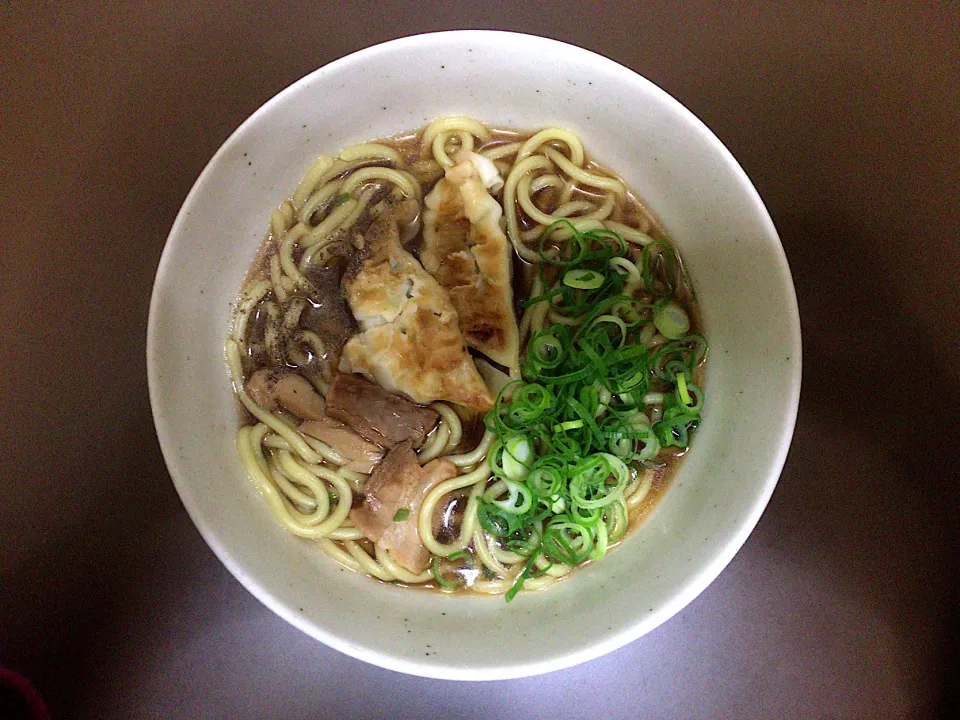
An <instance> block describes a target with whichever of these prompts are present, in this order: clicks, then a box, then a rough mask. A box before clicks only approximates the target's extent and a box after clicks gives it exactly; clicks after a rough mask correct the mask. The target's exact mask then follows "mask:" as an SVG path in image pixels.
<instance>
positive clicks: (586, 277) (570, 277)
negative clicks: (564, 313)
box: [563, 269, 603, 290]
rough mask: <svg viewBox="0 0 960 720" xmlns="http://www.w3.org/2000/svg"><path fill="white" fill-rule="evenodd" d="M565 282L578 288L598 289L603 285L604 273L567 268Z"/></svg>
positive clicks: (564, 275)
mask: <svg viewBox="0 0 960 720" xmlns="http://www.w3.org/2000/svg"><path fill="white" fill-rule="evenodd" d="M563 284H564V285H566V286H567V287H572V288H575V289H577V290H596V289H597V288H599V287H600V286H601V285H603V275H601V274H600V273H598V272H594V271H593V270H583V269H579V270H567V271H566V272H565V273H564V274H563Z"/></svg>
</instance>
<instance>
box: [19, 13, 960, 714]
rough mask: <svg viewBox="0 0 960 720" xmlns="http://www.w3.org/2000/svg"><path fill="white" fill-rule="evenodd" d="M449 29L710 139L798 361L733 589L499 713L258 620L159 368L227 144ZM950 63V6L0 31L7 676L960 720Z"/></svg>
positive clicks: (47, 21) (216, 706) (250, 710)
mask: <svg viewBox="0 0 960 720" xmlns="http://www.w3.org/2000/svg"><path fill="white" fill-rule="evenodd" d="M844 6H846V7H844ZM853 6H856V7H855V8H854V7H853ZM451 28H503V29H511V30H519V31H525V32H532V33H539V34H544V35H549V36H552V37H556V38H559V39H562V40H567V41H570V42H574V43H577V44H580V45H582V46H585V47H587V48H590V49H593V50H597V51H599V52H602V53H604V54H606V55H608V56H610V57H612V58H614V59H616V60H618V61H620V62H621V63H624V64H625V65H627V66H629V67H631V68H633V69H635V70H637V71H638V72H640V73H641V74H643V75H645V76H646V77H648V78H650V79H651V80H653V81H654V82H656V83H657V84H659V85H660V86H661V87H663V88H664V89H666V90H667V91H668V92H670V93H672V94H673V95H674V96H675V97H677V98H678V99H679V100H680V101H681V102H683V103H684V104H685V105H686V106H687V107H688V108H690V109H691V110H692V111H693V112H694V113H696V114H697V115H698V116H699V117H700V118H702V119H703V120H704V121H705V122H706V123H707V125H709V126H710V127H711V128H712V129H713V130H714V131H715V132H716V133H717V135H718V136H719V137H720V138H721V139H722V140H723V141H724V142H725V143H726V144H727V146H728V147H729V148H730V149H731V151H732V152H733V154H734V155H735V156H736V157H737V158H738V159H739V160H740V162H741V163H742V165H743V167H744V168H745V169H746V171H747V173H748V174H749V175H750V177H751V178H752V179H753V181H754V183H755V184H756V186H757V188H758V189H759V191H760V194H761V196H762V197H763V198H764V200H765V201H766V203H767V207H768V208H769V209H770V212H771V214H772V216H773V219H774V221H775V222H776V224H777V226H778V228H779V229H780V232H781V234H782V237H783V243H784V246H785V247H786V252H787V256H788V258H789V260H790V263H791V266H792V269H793V273H794V278H795V281H796V285H797V293H798V295H799V299H800V312H801V319H802V322H803V333H804V357H803V360H804V373H803V375H804V378H803V382H804V385H803V397H802V401H801V406H800V416H799V420H798V424H797V430H796V436H795V438H794V442H793V447H792V450H791V452H790V457H789V460H788V462H787V465H786V469H785V470H784V473H783V476H782V478H781V480H780V484H779V487H778V488H777V491H776V493H775V494H774V496H773V500H772V501H771V503H770V506H769V508H768V509H767V512H766V514H765V515H764V516H763V519H762V520H761V521H760V524H759V526H758V527H757V529H756V531H755V532H754V533H753V535H752V536H751V538H750V540H749V541H748V542H747V544H746V546H745V547H744V548H743V550H742V551H741V552H740V553H739V555H737V557H736V559H735V560H734V561H733V562H732V564H731V565H730V567H729V568H728V569H727V570H726V571H725V572H724V573H723V574H722V575H721V576H720V578H719V579H718V580H717V581H716V582H715V583H714V584H713V585H712V586H710V588H709V589H707V591H706V592H704V593H703V595H701V596H700V597H699V598H698V599H697V600H695V601H694V602H693V603H692V604H691V605H690V606H689V607H687V608H686V609H685V610H684V611H683V612H681V613H680V614H679V615H678V616H677V617H675V618H674V619H673V620H671V621H669V622H668V623H666V624H665V625H664V626H662V627H660V628H659V629H657V630H656V631H654V632H652V633H651V634H649V635H648V636H646V637H644V638H642V639H640V640H638V641H636V642H634V643H632V644H631V645H629V646H627V647H625V648H623V649H622V650H620V651H618V652H615V653H612V654H610V655H608V656H606V657H603V658H601V659H598V660H595V661H593V662H590V663H587V664H585V665H582V666H579V667H576V668H572V669H569V670H565V671H561V672H557V673H553V674H550V675H547V676H544V677H541V678H534V679H525V680H517V681H511V682H500V683H496V684H495V685H487V684H477V683H451V682H442V681H434V680H424V679H419V678H414V677H408V676H404V675H400V674H396V673H393V672H389V671H386V670H381V669H379V668H376V667H373V666H369V665H366V664H364V663H362V662H359V661H356V660H353V659H351V658H348V657H346V656H344V655H341V654H339V653H337V652H334V651H333V650H330V649H328V648H326V647H325V646H323V645H321V644H320V643H318V642H315V641H314V640H312V639H310V638H309V637H307V636H306V635H304V634H301V633H300V632H299V631H297V630H295V629H294V628H293V627H291V626H289V625H287V624H286V623H285V622H283V621H282V620H280V619H279V618H278V617H276V616H274V615H273V614H272V613H271V612H270V611H269V610H267V609H266V608H265V607H263V606H261V605H260V604H259V603H258V602H257V601H256V600H255V599H254V598H253V597H252V596H251V595H249V594H248V593H247V592H246V590H244V589H243V588H242V587H241V586H240V584H239V583H238V582H237V581H236V580H234V579H233V577H232V576H231V575H230V574H229V573H228V572H227V571H226V569H225V568H224V567H223V566H222V565H221V564H220V563H219V562H218V560H217V559H216V558H215V557H214V555H213V553H212V552H211V551H210V550H209V549H208V548H207V546H206V545H205V543H204V542H203V540H202V539H201V538H200V535H199V534H198V533H197V531H196V530H195V529H194V527H193V525H192V524H191V522H190V520H189V518H188V517H187V514H186V513H185V512H184V509H183V507H182V506H181V504H180V502H179V500H178V498H177V495H176V493H175V491H174V488H173V485H172V484H171V482H170V480H169V477H168V475H167V472H166V469H165V467H164V464H163V460H162V458H161V455H160V450H159V447H158V444H157V440H156V436H155V434H154V430H153V425H152V421H151V417H150V408H149V402H148V399H147V389H146V371H145V360H144V342H145V326H146V319H147V308H148V302H149V297H150V289H151V284H152V281H153V275H154V271H155V268H156V265H157V262H158V259H159V257H160V252H161V249H162V248H163V243H164V240H165V238H166V234H167V232H168V230H169V228H170V226H171V224H172V222H173V219H174V217H175V215H176V213H177V210H178V208H179V206H180V203H181V202H182V201H183V199H184V197H185V196H186V194H187V191H188V190H189V189H190V186H191V184H192V183H193V181H194V180H195V179H196V177H197V175H198V173H199V172H200V170H201V168H202V167H203V166H204V164H205V163H206V161H207V160H208V158H209V157H210V156H211V155H212V154H213V153H214V151H215V150H216V149H217V147H218V146H219V145H220V143H221V142H223V140H224V139H225V138H226V137H227V136H228V134H229V133H230V132H231V131H232V130H233V129H234V128H235V127H236V126H237V125H238V124H239V123H240V122H241V121H242V120H243V119H244V118H246V117H247V116H248V115H249V114H250V113H251V112H253V110H255V109H256V108H257V107H258V106H259V105H260V104H261V103H263V102H264V101H265V100H267V99H268V98H270V97H271V96H272V95H273V94H274V93H276V92H277V91H279V90H281V89H282V88H284V87H285V86H287V85H289V84H290V83H292V82H293V81H295V80H296V79H298V78H299V77H301V76H303V75H304V74H306V73H308V72H309V71H311V70H313V69H314V68H316V67H319V66H320V65H323V64H324V63H326V62H328V61H330V60H333V59H334V58H336V57H338V56H341V55H344V54H346V53H349V52H351V51H353V50H357V49H359V48H362V47H364V46H367V45H371V44H374V43H376V42H380V41H383V40H387V39H390V38H392V37H396V36H400V35H405V34H412V33H416V32H422V31H430V30H440V29H451ZM958 38H960V10H958V6H957V4H956V3H942V4H936V3H934V4H926V3H915V4H914V3H902V5H901V6H900V7H897V6H894V5H886V4H876V5H874V6H872V7H868V4H867V3H864V2H861V3H846V4H844V3H823V4H813V3H808V2H797V3H769V4H768V3H744V4H740V3H729V2H715V3H703V4H700V3H688V2H677V3H668V2H644V3H635V4H631V3H626V2H622V3H593V4H590V3H569V4H564V3H562V2H558V1H555V2H534V1H533V0H527V1H526V2H520V3H512V2H511V3H507V2H458V3H453V2H450V3H430V2H386V3H380V4H377V3H373V2H346V1H341V2H338V3H333V2H322V1H320V2H304V1H302V0H301V2H297V3H290V4H287V5H284V4H283V3H280V2H262V3H243V4H240V3H230V2H213V1H210V2H199V1H196V0H192V1H185V2H167V3H163V2H129V3H120V2H96V3H95V2H87V3H70V2H66V3H64V2H60V3H43V4H40V3H30V2H20V1H18V0H2V2H0V160H2V161H0V176H2V193H3V198H2V205H0V208H2V210H0V212H2V222H0V232H2V242H0V316H2V317H3V322H2V324H0V388H2V402H0V433H2V435H0V438H2V443H0V450H2V453H3V457H2V461H0V664H3V665H6V666H7V667H11V668H14V669H17V670H19V671H21V672H23V673H25V674H26V675H28V676H29V677H30V678H32V680H33V681H34V683H35V684H36V686H37V687H38V689H39V690H40V691H41V692H42V693H43V694H44V696H45V697H46V699H47V701H48V703H49V705H50V706H51V708H52V710H53V711H54V713H55V715H56V716H58V717H61V718H72V717H83V718H94V717H96V718H107V717H116V718H139V717H158V718H174V717H184V718H199V717H204V718H208V717H210V718H214V717H229V718H272V717H277V718H286V719H293V718H308V717H310V718H313V717H328V716H329V717H343V718H345V717H356V718H374V717H424V718H427V717H463V718H497V717H518V718H521V717H541V718H558V717H587V716H589V717H603V718H607V717H609V718H614V717H618V718H633V717H643V718H748V717H770V718H905V717H934V716H938V715H940V714H943V713H946V712H947V711H948V709H950V708H954V709H955V702H956V691H955V690H953V689H952V688H953V687H956V686H955V685H954V684H953V683H954V682H955V681H956V678H957V676H956V675H955V674H954V673H955V671H956V669H957V667H956V659H957V657H956V642H957V637H956V632H955V626H956V617H957V607H958V606H957V600H958V597H957V586H958V580H957V555H956V549H957V502H956V501H957V495H956V488H957V479H958V474H957V448H958V445H960V437H958V429H957V411H958V410H960V381H958V378H960V373H958V367H960V313H958V304H960V292H958V289H957V284H958V281H960V272H958V270H960V264H958V263H960V241H958V235H960V174H958V163H960V80H958V77H960V50H958V48H960V40H958ZM951 677H952V678H953V680H952V681H951V680H949V678H951Z"/></svg>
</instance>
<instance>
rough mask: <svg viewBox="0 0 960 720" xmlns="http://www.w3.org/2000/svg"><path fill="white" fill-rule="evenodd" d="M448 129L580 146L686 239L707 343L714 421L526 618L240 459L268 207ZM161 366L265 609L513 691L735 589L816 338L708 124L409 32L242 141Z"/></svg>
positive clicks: (167, 419)
mask: <svg viewBox="0 0 960 720" xmlns="http://www.w3.org/2000/svg"><path fill="white" fill-rule="evenodd" d="M451 113H463V114H466V115H470V116H473V117H476V118H478V119H480V120H482V121H484V122H486V123H491V124H497V125H505V126H510V127H515V128H529V129H533V128H538V127H544V126H547V125H551V124H558V125H562V126H565V127H568V128H570V129H572V130H575V131H576V132H578V133H579V134H580V136H581V137H582V139H583V141H584V144H585V146H586V148H587V149H588V151H589V152H591V153H592V154H593V156H594V157H596V158H598V159H599V160H600V161H601V162H604V163H605V164H607V165H608V166H609V167H611V168H613V169H615V170H616V171H618V172H619V173H621V174H622V175H623V176H624V177H625V179H626V180H627V181H628V182H629V184H630V185H631V186H632V187H633V188H634V189H635V190H636V191H637V192H638V193H639V194H640V196H641V197H642V198H643V199H644V200H645V201H646V203H647V204H648V206H650V207H651V208H652V209H653V211H654V212H655V213H656V214H657V215H658V216H659V217H660V218H661V219H662V220H663V222H664V224H665V226H666V228H667V229H668V231H669V232H670V233H671V234H672V236H673V238H674V240H675V242H676V244H677V246H678V247H679V250H680V252H681V255H682V256H683V258H684V261H685V263H686V264H687V267H688V268H689V270H690V273H691V276H692V279H693V283H694V286H695V288H696V291H697V293H698V295H699V299H700V304H701V308H702V311H703V319H704V325H705V329H706V333H707V337H708V340H709V342H710V346H711V351H710V357H709V362H708V365H707V368H708V369H707V381H706V388H707V391H708V394H707V402H708V405H707V407H706V410H705V413H704V418H705V419H704V423H703V425H702V427H701V429H700V430H699V432H698V434H697V437H696V441H695V442H694V443H693V449H692V451H691V452H690V454H689V456H688V458H687V459H686V461H685V462H684V464H683V466H682V468H681V470H680V472H679V474H678V475H677V477H676V480H675V482H674V484H673V487H672V488H670V489H669V490H668V492H667V493H666V495H665V497H664V499H663V500H662V501H661V503H660V506H659V507H658V508H657V509H656V511H655V512H654V513H653V515H652V516H651V517H650V518H649V519H648V521H647V522H646V523H645V524H644V525H643V526H642V527H641V528H640V529H639V530H638V531H636V532H635V533H633V534H632V535H631V536H630V537H629V538H628V539H627V541H626V542H625V543H624V544H623V545H622V546H621V547H620V548H619V549H617V550H616V551H615V552H613V553H611V554H610V555H609V556H608V557H606V558H605V559H604V560H603V561H602V562H600V563H598V564H596V565H594V566H592V567H589V568H586V569H583V570H580V571H579V572H576V573H574V574H573V576H572V577H571V578H570V579H568V580H566V581H565V582H563V583H561V584H559V585H558V586H556V587H554V588H552V589H550V590H548V591H546V592H540V593H525V594H521V595H520V596H518V598H517V599H516V600H514V602H512V603H510V604H509V605H506V604H504V602H503V599H502V598H501V597H495V598H486V597H474V596H468V595H458V596H456V597H448V596H444V595H441V594H439V593H433V592H426V591H416V590H405V589H400V588H396V587H392V586H388V585H385V584H382V583H378V582H375V581H373V580H370V579H368V578H365V577H361V576H359V575H356V574H354V573H352V572H350V571H347V570H345V569H343V568H341V567H340V566H338V565H336V564H335V563H334V562H333V561H332V560H330V559H329V558H327V557H326V556H325V555H324V554H323V553H322V552H321V551H320V550H319V549H318V548H317V547H316V546H315V545H313V544H311V543H310V542H308V541H303V540H300V539H298V538H295V537H293V536H292V535H289V534H287V533H286V532H285V531H284V530H282V529H281V528H280V527H279V525H278V524H276V523H275V521H274V520H273V518H272V516H271V515H270V514H269V513H268V511H267V509H266V507H265V504H264V503H263V501H262V499H261V498H260V496H259V495H258V493H257V492H256V491H255V490H254V488H253V486H252V484H251V483H250V481H249V480H248V479H247V478H246V476H245V474H244V472H243V470H242V468H241V466H240V463H239V461H238V459H237V455H236V448H235V445H234V434H235V430H236V423H237V411H236V408H235V404H234V399H233V397H232V394H231V390H230V387H229V383H228V379H227V373H226V369H225V365H224V360H223V341H224V339H225V336H226V332H227V327H228V320H229V317H230V306H231V303H232V302H233V301H234V299H235V296H236V293H237V290H238V288H239V287H240V284H241V282H242V280H243V277H244V274H245V272H246V270H247V267H248V265H249V262H250V260H251V259H252V257H253V254H254V252H255V250H256V248H257V246H258V245H259V243H260V242H261V240H262V238H263V235H264V232H265V230H266V227H267V222H268V218H269V214H270V211H271V210H272V209H273V208H274V207H275V206H276V205H277V203H279V202H280V201H281V200H282V199H284V198H286V197H289V195H290V194H291V192H292V191H293V189H294V187H295V186H296V184H297V182H298V181H299V179H300V178H301V176H302V175H303V173H304V171H305V170H306V168H307V167H308V165H309V164H310V162H311V160H312V159H313V158H314V157H315V156H316V155H317V154H319V153H321V152H326V153H335V152H336V151H337V150H338V149H339V148H341V147H343V146H345V145H348V144H350V143H353V142H358V141H361V140H366V139H372V138H376V137H382V136H385V135H391V134H393V133H396V132H398V131H401V130H407V129H414V128H417V127H420V126H422V125H424V124H425V123H427V122H428V121H430V120H431V119H433V118H434V117H437V116H439V115H444V114H451ZM148 365H149V379H150V391H151V401H152V404H153V410H154V417H155V421H156V426H157V431H158V434H159V437H160V441H161V445H162V447H163V451H164V455H165V458H166V460H167V464H168V466H169V469H170V473H171V476H172V477H173V480H174V483H175V484H176V486H177V489H178V491H179V493H180V496H181V498H182V499H183V502H184V505H185V506H186V508H187V510H188V511H189V513H190V515H191V517H192V518H193V520H194V522H195V523H196V525H197V527H198V528H199V529H200V531H201V532H202V533H203V535H204V537H205V538H206V540H207V541H208V542H209V543H210V545H211V546H212V547H213V549H214V550H215V552H216V553H217V555H218V556H219V557H220V559H221V560H222V561H223V562H224V563H225V564H226V565H227V567H228V568H229V569H230V570H231V571H232V572H233V573H234V575H236V577H237V578H238V579H239V580H240V581H241V582H242V583H243V584H244V585H245V586H246V587H247V588H248V589H249V590H250V591H251V592H253V593H254V595H256V596H257V597H258V598H259V599H261V600H262V601H263V602H264V603H266V604H267V605H268V606H269V607H271V608H272V609H273V610H274V611H276V612H277V613H279V614H280V615H281V616H283V617H284V618H286V619H287V620H289V621H290V622H292V623H293V624H294V625H296V626H297V627H299V628H301V629H302V630H304V631H306V632H308V633H310V634H311V635H313V636H315V637H317V638H318V639H320V640H322V641H323V642H326V643H328V644H329V645H332V646H333V647H335V648H338V649H340V650H342V651H344V652H347V653H349V654H351V655H354V656H356V657H359V658H361V659H364V660H367V661H370V662H373V663H376V664H379V665H382V666H385V667H389V668H393V669H396V670H401V671H404V672H411V673H416V674H421V675H428V676H434V677H446V678H460V679H494V678H504V677H516V676H521V675H529V674H534V673H537V672H544V671H547V670H553V669H557V668H560V667H564V666H567V665H571V664H574V663H576V662H579V661H582V660H586V659H589V658H591V657H595V656H597V655H599V654H601V653H603V652H606V651H609V650H612V649H614V648H616V647H619V646H620V645H623V644H625V643H626V642H629V641H630V640H632V639H634V638H636V637H639V636H640V635H642V634H643V633H645V632H647V631H649V630H650V629H652V628H654V627H656V626H657V625H658V624H660V623H661V622H663V621H664V620H666V619H667V618H668V617H670V616H671V615H672V614H674V613H676V612H677V611H678V610H679V609H681V608H682V607H683V606H684V605H685V604H687V603H688V602H690V600H692V599H693V598H694V597H695V596H696V595H697V594H698V593H699V592H700V591H701V590H703V588H704V587H706V586H707V584H709V583H710V582H711V581H712V580H713V578H714V577H716V575H717V574H718V573H719V572H720V571H721V570H722V569H723V567H724V566H725V565H726V564H727V563H728V562H729V560H730V559H731V558H732V557H733V555H734V554H735V553H736V551H737V550H738V549H739V547H740V546H741V545H742V543H743V542H744V541H745V539H746V537H747V535H748V534H749V533H750V531H751V530H752V529H753V527H754V525H755V524H756V521H757V520H758V518H759V516H760V513H761V512H762V510H763V508H764V506H765V505H766V502H767V500H768V499H769V496H770V494H771V492H772V491H773V488H774V486H775V484H776V480H777V477H778V475H779V472H780V469H781V467H782V464H783V461H784V458H785V455H786V451H787V447H788V444H789V439H790V436H791V434H792V430H793V422H794V418H795V416H796V407H797V400H798V394H799V383H800V332H799V320H798V315H797V308H796V298H795V295H794V291H793V285H792V283H791V279H790V275H789V270H788V268H787V264H786V260H785V257H784V254H783V250H782V248H781V246H780V243H779V240H778V239H777V235H776V231H775V229H774V227H773V225H772V223H771V221H770V219H769V217H768V215H767V213H766V211H765V209H764V207H763V205H762V203H761V201H760V199H759V198H758V196H757V194H756V192H755V191H754V189H753V187H752V185H751V184H750V182H749V180H748V179H747V178H746V176H745V175H744V173H743V171H742V170H741V169H740V167H739V166H738V165H737V164H736V162H735V161H734V160H733V158H732V157H731V156H730V154H729V153H728V152H727V151H726V149H725V148H724V147H723V146H722V145H721V143H720V142H719V141H718V140H717V139H716V138H715V137H714V136H713V135H712V134H711V133H710V131H709V130H707V129H706V127H705V126H703V125H702V124H701V123H700V122H699V121H698V120H696V119H695V118H694V117H693V116H692V115H691V114H690V113H689V112H688V111H686V110H685V109H684V108H683V107H682V106H681V105H679V103H677V102H676V101H675V100H673V99H672V98H670V97H669V96H668V95H666V94H665V93H664V92H663V91H661V90H659V89H658V88H657V87H655V86H654V85H652V84H651V83H649V82H648V81H646V80H644V79H643V78H641V77H639V76H638V75H636V74H634V73H633V72H631V71H629V70H627V69H626V68H623V67H622V66H620V65H617V64H616V63H613V62H612V61H610V60H607V59H605V58H602V57H600V56H598V55H595V54H593V53H590V52H588V51H585V50H581V49H579V48H575V47H571V46H569V45H564V44H561V43H557V42H555V41H550V40H545V39H541V38H534V37H529V36H521V35H515V34H510V33H497V32H475V31H468V32H457V33H439V34H433V35H423V36H417V37H412V38H405V39H403V40H399V41H394V42H392V43H387V44H385V45H381V46H377V47H374V48H370V49H367V50H364V51H362V52H360V53H357V54H354V55H351V56H349V57H347V58H344V59H342V60H339V61H337V62H335V63H333V64H331V65H328V66H326V67H324V68H321V69H320V70H318V71H316V72H315V73H313V74H312V75H310V76H308V77H306V78H304V79H303V80H301V81H300V82H298V83H296V84H295V85H293V86H291V87H290V88H288V89H287V90H285V91H284V92H282V93H281V94H280V95H278V96H277V97H275V98H274V99H273V100H271V101H270V102H268V103H267V104H266V105H265V106H264V107H263V108H261V109H260V110H259V111H258V112H257V113H255V114H254V115H253V116H252V117H251V118H250V119H249V120H248V121H247V122H246V123H244V125H243V126H241V128H240V129H239V130H237V132H236V133H234V134H233V135H232V136H231V137H230V138H229V140H227V142H226V143H225V144H224V145H223V147H222V148H221V149H220V150H219V152H218V153H217V154H216V156H215V157H214V158H213V159H212V160H211V161H210V163H209V165H208V166H207V168H206V169H205V170H204V172H203V174H202V175H201V176H200V178H199V179H198V180H197V183H196V185H195V186H194V188H193V190H192V191H191V193H190V195H189V197H188V198H187V200H186V202H185V204H184V206H183V209H182V210H181V213H180V215H179V216H178V218H177V221H176V223H175V224H174V227H173V230H172V231H171V234H170V238H169V240H168V242H167V246H166V248H165V250H164V253H163V257H162V260H161V263H160V267H159V270H158V273H157V279H156V285H155V288H154V295H153V300H152V305H151V315H150V324H149V330H148ZM558 627H559V628H564V632H562V633H560V632H557V628H558ZM451 637H456V638H458V640H457V641H456V642H455V643H451V642H449V639H450V638H451Z"/></svg>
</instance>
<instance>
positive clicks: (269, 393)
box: [245, 369, 326, 420]
mask: <svg viewBox="0 0 960 720" xmlns="http://www.w3.org/2000/svg"><path fill="white" fill-rule="evenodd" d="M245 389H246V391H247V394H248V395H249V396H250V397H251V398H253V400H254V402H256V403H257V405H259V406H260V407H262V408H263V409H264V410H266V411H267V412H270V411H271V410H273V409H274V408H276V407H277V405H279V406H280V407H282V408H283V409H284V410H287V411H289V412H291V413H293V414H294V415H296V416H297V417H298V418H300V419H301V420H319V419H320V418H322V417H324V415H325V414H326V413H325V412H324V402H323V398H322V397H321V396H320V394H319V393H318V392H317V391H316V390H314V388H313V385H311V384H310V383H309V381H307V380H305V379H304V378H302V377H300V376H299V375H297V374H296V373H292V372H286V371H283V370H267V369H263V370H257V371H256V372H255V373H254V374H253V375H251V376H250V379H249V380H247V384H246V386H245Z"/></svg>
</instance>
